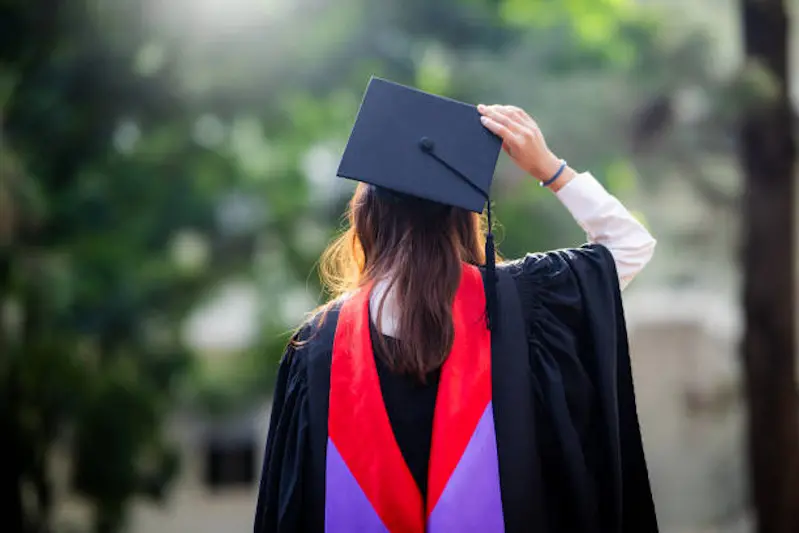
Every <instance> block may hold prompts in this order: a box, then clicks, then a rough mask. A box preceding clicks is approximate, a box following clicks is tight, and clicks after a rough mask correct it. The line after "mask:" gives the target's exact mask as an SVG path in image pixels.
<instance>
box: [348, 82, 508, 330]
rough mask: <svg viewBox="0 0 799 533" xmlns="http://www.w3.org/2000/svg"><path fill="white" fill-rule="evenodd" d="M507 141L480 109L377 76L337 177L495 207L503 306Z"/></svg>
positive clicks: (490, 277) (489, 267) (491, 305)
mask: <svg viewBox="0 0 799 533" xmlns="http://www.w3.org/2000/svg"><path fill="white" fill-rule="evenodd" d="M501 147H502V140H501V139H500V138H499V137H497V136H496V135H494V134H493V133H492V132H490V131H489V130H487V129H486V128H485V127H484V126H483V125H482V123H481V122H480V114H479V112H478V111H477V108H476V107H475V106H473V105H469V104H465V103H463V102H458V101H456V100H452V99H449V98H445V97H442V96H437V95H433V94H429V93H426V92H423V91H420V90H418V89H414V88H411V87H406V86H404V85H400V84H398V83H394V82H391V81H387V80H384V79H380V78H376V77H373V78H372V79H371V80H370V81H369V85H368V86H367V88H366V93H365V94H364V97H363V101H362V102H361V107H360V109H359V111H358V115H357V117H356V119H355V125H354V126H353V128H352V133H351V134H350V138H349V141H348V142H347V147H346V149H345V150H344V155H343V156H342V158H341V163H340V164H339V167H338V172H337V175H338V176H340V177H343V178H349V179H353V180H357V181H362V182H365V183H369V184H372V185H375V186H377V187H381V188H385V189H389V190H391V191H394V192H398V193H403V194H408V195H411V196H415V197H418V198H423V199H425V200H431V201H434V202H438V203H442V204H446V205H451V206H455V207H461V208H463V209H467V210H469V211H474V212H476V213H480V212H482V211H483V207H484V206H485V205H486V203H488V225H489V228H488V234H487V236H486V276H485V280H486V282H485V289H486V305H487V308H488V317H489V325H491V322H492V320H491V318H492V314H493V312H494V309H495V302H496V285H495V279H496V278H495V276H496V273H495V265H494V262H495V251H494V236H493V234H492V228H491V222H492V221H491V202H490V201H489V191H490V188H491V182H492V180H493V177H494V169H495V167H496V164H497V159H498V157H499V152H500V149H501Z"/></svg>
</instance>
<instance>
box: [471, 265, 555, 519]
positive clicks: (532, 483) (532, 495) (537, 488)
mask: <svg viewBox="0 0 799 533" xmlns="http://www.w3.org/2000/svg"><path fill="white" fill-rule="evenodd" d="M483 275H485V272H484V273H483ZM496 287H497V298H498V301H497V305H498V307H499V309H501V310H502V312H501V313H498V316H497V317H496V318H497V319H495V320H494V322H493V324H492V329H491V368H492V381H491V387H492V402H493V410H494V426H495V431H496V435H497V454H498V460H499V479H500V486H501V487H502V512H503V516H504V518H505V530H506V531H507V532H508V533H513V532H523V531H538V530H539V527H540V525H541V524H542V523H544V522H545V521H546V515H545V509H544V500H543V492H544V491H543V486H542V476H541V458H540V454H539V450H538V441H537V440H536V437H537V435H536V431H537V426H538V424H537V423H536V416H537V415H536V413H535V399H534V390H533V380H532V376H533V374H532V370H531V367H530V352H529V347H528V343H527V335H526V333H527V328H526V325H525V321H524V314H523V311H522V303H521V300H520V298H519V293H518V291H517V288H516V286H515V283H514V279H513V277H512V276H511V275H510V272H509V271H508V269H502V268H501V269H499V270H497V282H496ZM536 524H538V527H536V529H533V527H535V525H536Z"/></svg>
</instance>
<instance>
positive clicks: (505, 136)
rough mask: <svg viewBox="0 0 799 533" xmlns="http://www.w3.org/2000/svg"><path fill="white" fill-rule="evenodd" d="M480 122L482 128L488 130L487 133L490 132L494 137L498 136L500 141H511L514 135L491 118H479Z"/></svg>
mask: <svg viewBox="0 0 799 533" xmlns="http://www.w3.org/2000/svg"><path fill="white" fill-rule="evenodd" d="M480 122H482V123H483V126H485V127H486V128H488V130H489V131H491V132H492V133H493V134H494V135H498V136H499V137H501V138H502V140H504V141H505V142H512V141H513V139H514V137H515V133H513V131H511V130H510V128H508V127H507V126H505V125H504V124H502V123H500V122H498V121H497V120H495V119H494V118H493V117H488V116H485V115H484V116H482V117H480Z"/></svg>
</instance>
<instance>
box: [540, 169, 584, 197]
mask: <svg viewBox="0 0 799 533" xmlns="http://www.w3.org/2000/svg"><path fill="white" fill-rule="evenodd" d="M576 175H577V172H575V171H574V169H573V168H571V167H570V166H568V165H566V167H565V168H564V169H563V172H561V174H560V176H559V177H558V179H556V180H555V181H554V182H552V184H551V185H549V186H548V187H547V189H549V190H550V191H552V192H558V191H559V190H561V189H562V188H563V187H565V186H566V184H567V183H569V182H570V181H571V180H573V179H574V177H575V176H576Z"/></svg>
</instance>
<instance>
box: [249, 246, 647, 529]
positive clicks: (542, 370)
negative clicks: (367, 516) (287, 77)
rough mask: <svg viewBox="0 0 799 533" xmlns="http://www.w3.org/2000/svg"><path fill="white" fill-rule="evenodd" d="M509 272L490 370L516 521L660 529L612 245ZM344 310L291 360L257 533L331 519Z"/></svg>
mask: <svg viewBox="0 0 799 533" xmlns="http://www.w3.org/2000/svg"><path fill="white" fill-rule="evenodd" d="M498 277H499V281H498V289H499V291H498V292H499V310H500V313H499V315H500V318H499V323H498V324H497V327H496V328H495V329H494V330H492V370H493V372H492V374H493V377H492V380H493V391H494V392H493V402H494V416H495V424H496V436H497V449H498V458H499V470H500V483H501V487H502V503H503V514H504V517H505V524H506V531H507V532H508V533H517V532H527V531H530V532H535V533H566V532H569V533H572V532H582V533H594V532H596V533H653V532H656V531H657V522H656V518H655V510H654V505H653V502H652V496H651V490H650V486H649V478H648V473H647V468H646V462H645V458H644V453H643V448H642V442H641V434H640V429H639V425H638V415H637V412H636V407H635V398H634V392H633V384H632V374H631V369H630V358H629V351H628V345H627V332H626V326H625V321H624V313H623V309H622V304H621V296H620V291H619V284H618V278H617V275H616V271H615V264H614V262H613V258H612V256H611V255H610V252H609V251H608V250H607V249H606V248H604V247H603V246H601V245H587V246H584V247H582V248H578V249H571V250H559V251H555V252H549V253H541V254H530V255H528V256H526V257H525V258H523V259H520V260H517V261H513V262H510V263H504V264H502V265H500V266H499V268H498ZM337 312H338V308H337V307H336V306H335V305H333V306H331V307H330V309H329V312H328V314H327V316H326V318H325V320H324V322H322V325H321V326H318V325H314V324H317V323H316V321H311V322H310V323H309V325H306V326H305V327H304V328H302V329H301V331H300V332H299V334H298V336H297V338H298V339H300V340H305V341H306V342H305V344H303V345H302V346H301V347H299V348H297V347H292V346H290V347H289V348H288V349H287V351H286V354H285V355H284V357H283V360H282V361H281V364H280V369H279V372H278V378H277V386H276V390H275V396H274V403H273V406H272V415H271V420H270V424H269V435H268V437H267V443H266V451H265V455H264V462H263V471H262V476H261V482H260V488H259V495H258V503H257V509H256V516H255V528H254V531H255V533H273V532H275V533H276V532H280V533H296V532H308V533H317V532H318V533H321V532H323V531H324V490H325V480H324V477H325V474H324V472H325V444H326V440H327V409H328V392H329V380H330V363H331V360H332V345H333V335H334V332H335V326H336V319H337ZM387 401H389V400H387ZM364 430H368V428H364ZM475 490H479V487H475Z"/></svg>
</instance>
